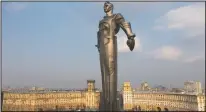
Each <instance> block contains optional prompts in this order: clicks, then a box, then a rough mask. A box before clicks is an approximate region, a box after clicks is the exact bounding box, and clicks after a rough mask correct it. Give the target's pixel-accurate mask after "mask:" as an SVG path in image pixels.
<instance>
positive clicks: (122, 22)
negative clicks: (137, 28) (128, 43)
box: [115, 13, 135, 39]
mask: <svg viewBox="0 0 206 112" xmlns="http://www.w3.org/2000/svg"><path fill="white" fill-rule="evenodd" d="M115 20H116V23H117V24H118V25H119V26H120V27H121V28H122V30H123V31H124V32H125V33H126V35H127V37H128V39H134V37H135V34H134V33H133V32H132V28H131V24H130V23H129V22H126V21H125V19H124V17H123V16H122V15H121V14H120V13H118V14H116V17H115Z"/></svg>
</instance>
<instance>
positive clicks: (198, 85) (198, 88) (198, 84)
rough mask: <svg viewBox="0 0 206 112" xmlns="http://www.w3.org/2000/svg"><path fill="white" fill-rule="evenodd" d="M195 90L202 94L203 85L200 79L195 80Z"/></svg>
mask: <svg viewBox="0 0 206 112" xmlns="http://www.w3.org/2000/svg"><path fill="white" fill-rule="evenodd" d="M195 92H196V93H197V94H201V93H202V87H201V83H200V82H199V81H197V82H195Z"/></svg>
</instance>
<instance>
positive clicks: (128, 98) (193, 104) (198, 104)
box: [122, 82, 205, 111]
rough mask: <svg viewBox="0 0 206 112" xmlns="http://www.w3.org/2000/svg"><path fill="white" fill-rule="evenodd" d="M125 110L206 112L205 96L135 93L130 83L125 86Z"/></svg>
mask: <svg viewBox="0 0 206 112" xmlns="http://www.w3.org/2000/svg"><path fill="white" fill-rule="evenodd" d="M122 92H123V104H124V110H132V109H133V108H139V109H141V110H147V111H149V110H151V111H152V110H160V109H161V110H169V111H177V110H178V111H204V110H205V96H204V95H201V94H199V95H191V94H178V93H169V92H149V91H146V92H143V91H134V90H133V88H132V86H131V84H130V82H125V83H124V84H123V91H122Z"/></svg>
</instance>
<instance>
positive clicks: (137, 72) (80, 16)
mask: <svg viewBox="0 0 206 112" xmlns="http://www.w3.org/2000/svg"><path fill="white" fill-rule="evenodd" d="M103 4H104V3H92V2H87V3H80V2H76V3H75V2H28V3H24V2H18V3H17V2H16V3H15V2H8V3H3V10H2V31H3V32H2V36H3V37H2V38H3V39H2V44H3V45H2V50H3V51H2V53H3V54H2V56H3V57H2V64H3V65H2V66H3V67H2V72H3V74H2V75H3V77H2V78H3V85H4V86H11V87H23V86H40V87H53V88H85V87H86V80H87V79H94V80H96V85H97V87H101V77H100V76H101V74H100V67H99V65H100V64H99V57H98V52H97V49H96V48H95V47H94V45H95V44H96V42H97V40H96V39H97V37H96V32H97V30H98V22H99V20H101V19H102V17H103V16H104V12H103ZM113 4H114V12H115V13H122V15H123V16H124V17H125V19H126V20H127V21H129V22H131V24H132V29H133V32H134V33H135V34H136V35H137V37H136V48H135V50H134V51H133V52H130V51H129V49H128V48H127V46H126V44H125V43H126V35H125V34H124V33H123V31H120V32H119V34H118V51H119V54H118V55H119V57H118V81H119V86H120V85H121V84H122V83H123V82H124V81H131V83H132V86H133V87H138V86H140V83H142V82H143V81H147V82H148V83H149V84H150V85H159V84H161V85H165V86H169V85H170V84H171V85H172V86H174V87H175V86H178V87H181V86H183V83H184V81H187V80H196V81H201V82H202V85H204V83H205V32H204V31H205V5H204V3H200V2H199V3H195V2H191V3H190V2H165V3H164V2H136V3H135V2H133V3H132V2H130V3H129V2H128V3H117V2H115V3H113Z"/></svg>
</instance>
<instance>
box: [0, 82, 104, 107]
mask: <svg viewBox="0 0 206 112" xmlns="http://www.w3.org/2000/svg"><path fill="white" fill-rule="evenodd" d="M99 102H100V92H99V91H97V90H95V81H94V80H88V81H87V89H86V90H67V91H63V90H61V91H45V90H41V91H40V90H38V91H36V90H30V91H27V92H10V91H7V92H4V97H3V107H2V108H3V111H38V110H72V109H85V108H89V109H98V108H99Z"/></svg>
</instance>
